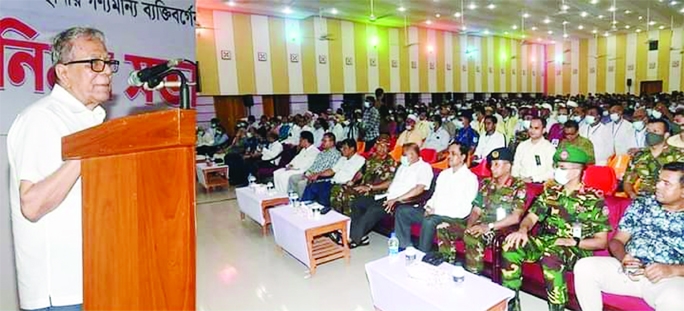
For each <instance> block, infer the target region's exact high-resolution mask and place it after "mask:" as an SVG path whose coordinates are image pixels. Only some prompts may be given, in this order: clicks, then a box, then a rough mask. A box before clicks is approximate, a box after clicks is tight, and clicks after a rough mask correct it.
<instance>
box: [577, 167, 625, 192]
mask: <svg viewBox="0 0 684 311" xmlns="http://www.w3.org/2000/svg"><path fill="white" fill-rule="evenodd" d="M582 182H583V183H584V184H585V185H586V186H588V187H591V188H595V189H598V190H601V191H603V193H604V194H606V195H612V194H613V193H614V192H615V189H617V185H618V180H617V177H616V176H615V171H614V170H613V168H611V167H609V166H597V165H590V166H588V167H587V168H586V169H585V170H584V176H582Z"/></svg>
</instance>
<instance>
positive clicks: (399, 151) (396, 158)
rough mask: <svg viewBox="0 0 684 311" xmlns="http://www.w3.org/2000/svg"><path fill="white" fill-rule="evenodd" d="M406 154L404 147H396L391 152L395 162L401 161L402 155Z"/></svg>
mask: <svg viewBox="0 0 684 311" xmlns="http://www.w3.org/2000/svg"><path fill="white" fill-rule="evenodd" d="M402 154H404V147H403V146H396V147H394V149H392V151H390V156H391V157H392V159H394V161H397V162H399V161H401V155H402Z"/></svg>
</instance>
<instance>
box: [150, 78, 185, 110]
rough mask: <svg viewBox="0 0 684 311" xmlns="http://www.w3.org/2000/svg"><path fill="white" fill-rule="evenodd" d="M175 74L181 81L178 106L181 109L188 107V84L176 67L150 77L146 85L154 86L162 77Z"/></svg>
mask: <svg viewBox="0 0 684 311" xmlns="http://www.w3.org/2000/svg"><path fill="white" fill-rule="evenodd" d="M173 74H175V75H177V76H178V78H179V79H180V81H181V86H180V108H181V109H190V86H189V85H188V79H187V78H186V77H185V75H184V74H183V72H181V71H180V70H178V69H169V70H167V71H165V72H163V73H161V74H160V75H159V76H157V77H155V78H152V79H150V80H149V81H148V82H147V85H148V87H150V88H154V87H156V86H157V85H159V83H161V82H162V81H163V80H164V78H166V77H168V76H170V75H173Z"/></svg>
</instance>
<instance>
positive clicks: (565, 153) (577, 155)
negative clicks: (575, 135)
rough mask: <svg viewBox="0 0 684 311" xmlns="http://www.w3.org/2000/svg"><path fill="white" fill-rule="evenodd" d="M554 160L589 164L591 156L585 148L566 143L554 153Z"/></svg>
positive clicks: (555, 161)
mask: <svg viewBox="0 0 684 311" xmlns="http://www.w3.org/2000/svg"><path fill="white" fill-rule="evenodd" d="M553 162H554V163H558V162H568V163H579V164H587V163H588V162H589V156H588V155H587V153H586V152H584V150H582V149H580V148H578V147H575V146H573V145H566V146H564V147H563V148H562V149H561V148H559V149H558V150H556V154H554V155H553Z"/></svg>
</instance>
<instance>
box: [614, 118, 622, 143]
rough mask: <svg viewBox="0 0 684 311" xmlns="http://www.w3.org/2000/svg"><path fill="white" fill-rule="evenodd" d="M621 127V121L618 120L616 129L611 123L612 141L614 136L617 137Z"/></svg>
mask: <svg viewBox="0 0 684 311" xmlns="http://www.w3.org/2000/svg"><path fill="white" fill-rule="evenodd" d="M621 126H622V120H620V123H618V125H617V129H616V128H615V123H613V139H615V136H617V133H618V132H619V131H620V127H621Z"/></svg>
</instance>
